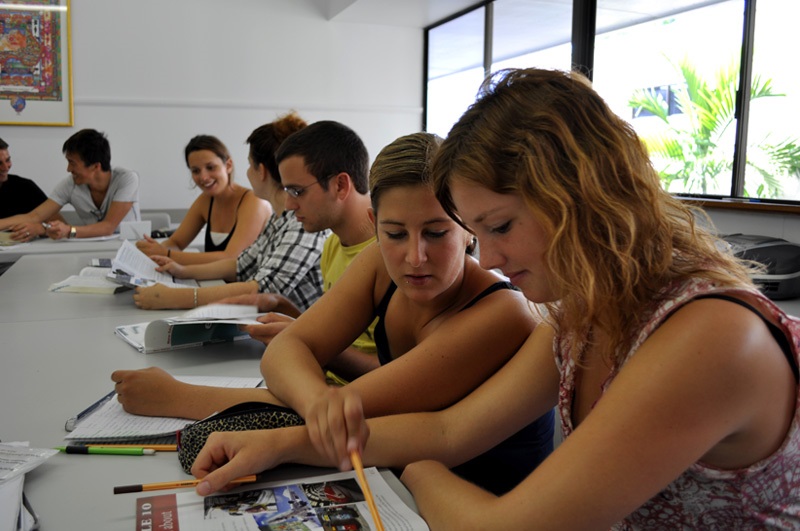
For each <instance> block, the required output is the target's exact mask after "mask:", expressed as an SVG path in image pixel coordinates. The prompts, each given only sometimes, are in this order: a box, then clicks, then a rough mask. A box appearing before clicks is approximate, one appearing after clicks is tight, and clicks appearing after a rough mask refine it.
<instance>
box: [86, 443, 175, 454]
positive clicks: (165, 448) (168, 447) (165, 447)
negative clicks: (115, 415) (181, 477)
mask: <svg viewBox="0 0 800 531" xmlns="http://www.w3.org/2000/svg"><path fill="white" fill-rule="evenodd" d="M86 446H87V447H89V448H144V449H146V450H155V451H157V452H177V451H178V445H177V444H87V445H86Z"/></svg>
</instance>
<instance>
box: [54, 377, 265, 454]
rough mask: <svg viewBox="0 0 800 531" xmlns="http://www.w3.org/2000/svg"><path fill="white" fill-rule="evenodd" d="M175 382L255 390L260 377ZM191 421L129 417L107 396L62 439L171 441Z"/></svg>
mask: <svg viewBox="0 0 800 531" xmlns="http://www.w3.org/2000/svg"><path fill="white" fill-rule="evenodd" d="M175 378H177V379H178V380H180V381H182V382H186V383H191V384H196V385H210V386H216V387H231V388H236V387H240V388H246V387H258V386H259V385H261V383H262V381H263V380H262V379H261V378H238V377H225V376H176V377H175ZM192 422H194V420H189V419H181V418H174V417H145V416H142V415H132V414H131V413H128V412H126V411H125V410H124V409H122V404H120V403H119V400H117V395H116V394H112V395H109V397H108V399H107V400H106V402H105V403H104V404H102V405H101V406H99V407H97V409H95V410H94V411H92V413H91V414H89V415H87V416H86V417H85V418H83V419H81V420H80V421H78V422H77V424H76V425H75V428H74V429H73V430H72V431H71V432H69V433H68V434H67V435H66V436H65V437H64V438H65V439H67V440H69V441H70V442H71V443H73V444H74V443H75V442H77V441H80V442H93V441H103V442H109V441H114V442H120V443H122V442H127V441H141V440H144V439H146V440H148V441H147V442H153V440H155V439H161V438H166V437H169V438H174V437H175V432H176V431H178V430H181V429H183V427H184V426H186V425H187V424H190V423H192Z"/></svg>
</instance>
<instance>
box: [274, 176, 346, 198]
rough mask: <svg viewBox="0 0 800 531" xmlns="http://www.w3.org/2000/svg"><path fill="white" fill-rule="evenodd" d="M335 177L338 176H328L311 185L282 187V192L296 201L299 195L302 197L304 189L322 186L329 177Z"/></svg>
mask: <svg viewBox="0 0 800 531" xmlns="http://www.w3.org/2000/svg"><path fill="white" fill-rule="evenodd" d="M336 175H338V174H337V173H334V174H332V175H328V176H327V177H325V178H324V179H317V180H316V181H314V182H313V183H311V184H307V185H305V186H284V187H283V191H284V192H286V193H287V194H289V195H290V196H292V197H294V198H295V199H296V198H298V197H300V196H301V195H303V192H305V191H306V188H309V187H311V186H314V185H315V184H322V182H323V181H325V182H327V181H329V180H330V179H331V177H334V176H336Z"/></svg>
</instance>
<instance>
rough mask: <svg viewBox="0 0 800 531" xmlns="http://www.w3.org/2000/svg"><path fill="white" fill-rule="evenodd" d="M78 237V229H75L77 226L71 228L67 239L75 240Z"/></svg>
mask: <svg viewBox="0 0 800 531" xmlns="http://www.w3.org/2000/svg"><path fill="white" fill-rule="evenodd" d="M77 236H78V229H76V228H75V225H73V226H71V227H70V228H69V235H68V236H67V238H75V237H77Z"/></svg>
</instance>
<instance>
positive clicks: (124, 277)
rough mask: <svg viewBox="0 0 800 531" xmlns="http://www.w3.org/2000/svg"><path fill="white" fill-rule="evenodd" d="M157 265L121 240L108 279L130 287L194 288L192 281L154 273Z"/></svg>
mask: <svg viewBox="0 0 800 531" xmlns="http://www.w3.org/2000/svg"><path fill="white" fill-rule="evenodd" d="M157 267H158V264H157V263H155V262H154V261H153V260H151V259H150V257H148V256H147V255H146V254H144V253H143V252H142V251H140V250H139V249H138V248H137V247H136V246H135V245H134V244H132V243H131V242H129V241H128V240H123V242H122V245H120V247H119V250H118V251H117V255H116V256H115V257H114V258H113V259H112V260H111V270H110V271H109V273H108V278H109V279H111V280H112V281H114V282H117V283H120V284H124V285H126V286H130V287H136V286H149V285H152V284H164V285H165V286H169V287H171V288H186V287H196V286H197V285H198V284H197V281H196V280H194V279H178V278H175V277H173V276H172V275H170V274H168V273H163V272H161V271H156V268H157Z"/></svg>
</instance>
